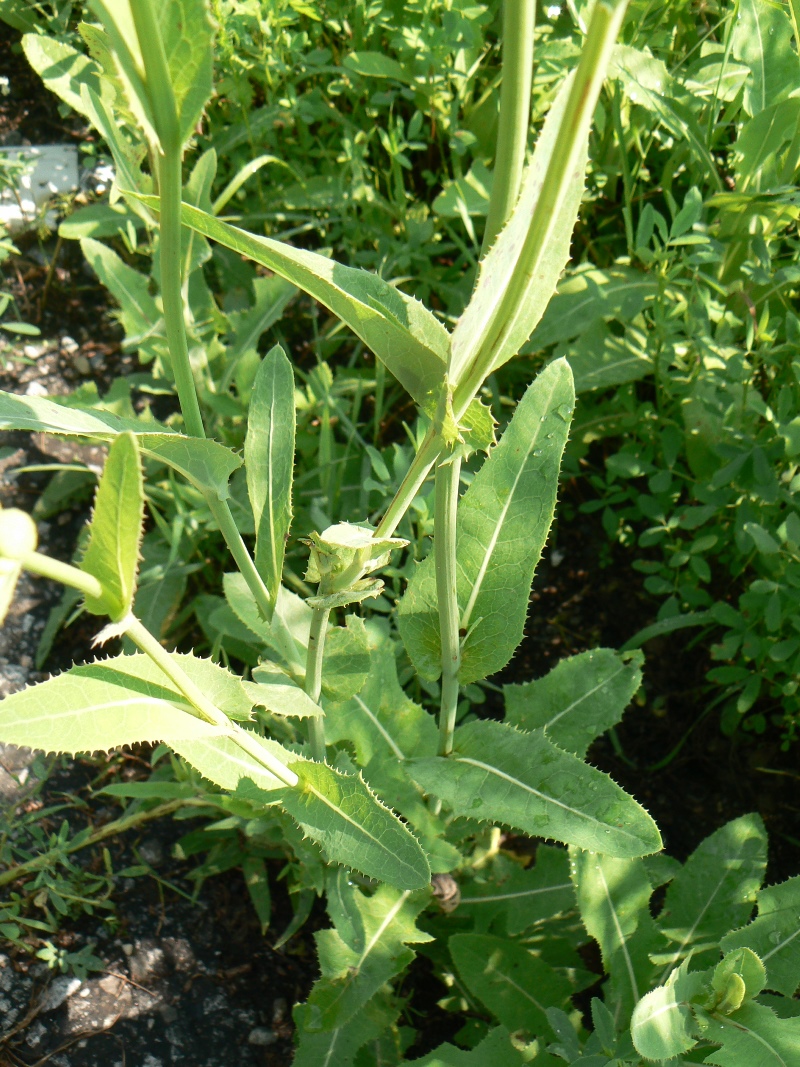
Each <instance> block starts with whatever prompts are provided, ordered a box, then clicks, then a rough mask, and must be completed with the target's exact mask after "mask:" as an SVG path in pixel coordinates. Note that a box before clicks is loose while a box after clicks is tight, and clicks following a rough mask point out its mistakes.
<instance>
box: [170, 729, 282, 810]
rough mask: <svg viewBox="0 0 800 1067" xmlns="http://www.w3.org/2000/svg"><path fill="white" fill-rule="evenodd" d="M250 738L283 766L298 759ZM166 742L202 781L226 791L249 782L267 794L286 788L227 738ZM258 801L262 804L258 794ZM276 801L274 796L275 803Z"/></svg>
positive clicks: (264, 740) (274, 744)
mask: <svg viewBox="0 0 800 1067" xmlns="http://www.w3.org/2000/svg"><path fill="white" fill-rule="evenodd" d="M250 737H251V739H255V741H256V742H257V743H258V744H260V745H262V746H263V747H264V749H265V750H266V751H267V753H268V754H269V755H271V756H274V757H275V758H276V759H278V760H280V762H281V763H283V764H284V766H289V765H290V764H292V763H293V761H294V760H295V759H298V758H299V757H297V756H295V754H294V753H292V752H289V751H288V750H287V749H285V748H283V746H282V745H279V744H278V743H277V741H271V740H270V739H269V738H265V737H259V736H258V734H254V733H251V734H250ZM168 743H169V747H170V748H171V749H173V751H175V752H177V753H178V755H179V756H183V758H184V759H185V760H186V762H187V763H190V764H191V765H192V766H193V767H194V768H195V770H196V771H199V773H200V774H201V775H202V776H203V777H204V778H207V779H208V781H209V782H213V783H214V785H218V786H219V787H220V789H224V790H226V792H231V793H232V792H236V791H237V790H239V789H240V787H241V786H242V785H247V783H249V782H252V783H253V785H255V786H256V787H257V788H258V789H259V790H263V791H266V792H271V791H272V790H279V789H285V788H286V786H285V783H284V782H282V781H281V780H280V779H279V778H277V777H276V776H275V775H274V774H272V773H271V772H270V771H268V770H267V768H266V767H264V766H263V765H262V764H261V763H259V762H258V760H256V759H255V758H254V757H253V756H251V755H249V753H247V752H245V751H244V749H242V748H241V747H240V746H239V745H237V744H236V742H235V741H234V740H233V739H232V738H230V737H226V736H219V737H205V736H203V737H198V738H190V739H183V738H181V739H178V740H175V739H173V740H171V741H169V742H168ZM257 799H258V800H259V802H262V803H263V797H262V796H261V795H259V796H258V798H257ZM278 799H279V797H278V795H277V794H276V797H275V802H276V803H277V801H278Z"/></svg>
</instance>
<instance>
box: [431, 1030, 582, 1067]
mask: <svg viewBox="0 0 800 1067" xmlns="http://www.w3.org/2000/svg"><path fill="white" fill-rule="evenodd" d="M410 1062H411V1063H413V1064H415V1067H522V1064H525V1063H530V1062H531V1060H530V1056H529V1055H528V1054H527V1052H521V1051H520V1049H519V1048H517V1047H516V1046H515V1045H514V1043H513V1041H512V1038H511V1034H510V1033H509V1031H508V1030H507V1029H506V1028H505V1026H496V1027H495V1028H494V1029H493V1030H490V1031H489V1033H488V1034H487V1035H486V1037H485V1038H484V1039H483V1041H481V1043H480V1044H479V1045H477V1046H476V1047H475V1048H473V1049H469V1050H466V1049H462V1048H456V1046H455V1045H451V1044H449V1042H448V1043H445V1044H444V1045H440V1046H439V1047H438V1048H437V1049H434V1051H433V1052H429V1053H428V1055H427V1056H423V1057H422V1059H421V1060H411V1061H410ZM533 1062H534V1064H535V1067H558V1065H559V1064H560V1063H561V1062H563V1061H561V1060H557V1059H556V1058H555V1057H554V1056H549V1055H548V1054H547V1053H546V1052H541V1051H540V1052H539V1053H538V1055H537V1056H536V1059H535V1060H534V1061H533Z"/></svg>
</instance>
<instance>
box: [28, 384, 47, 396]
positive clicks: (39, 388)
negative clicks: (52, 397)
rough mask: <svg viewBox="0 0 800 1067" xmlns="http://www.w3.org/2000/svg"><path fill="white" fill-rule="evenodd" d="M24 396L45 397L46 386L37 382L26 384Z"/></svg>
mask: <svg viewBox="0 0 800 1067" xmlns="http://www.w3.org/2000/svg"><path fill="white" fill-rule="evenodd" d="M25 396H47V386H46V385H42V383H41V382H37V381H33V382H28V384H27V386H26V388H25Z"/></svg>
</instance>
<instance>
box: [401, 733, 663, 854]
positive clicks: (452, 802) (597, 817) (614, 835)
mask: <svg viewBox="0 0 800 1067" xmlns="http://www.w3.org/2000/svg"><path fill="white" fill-rule="evenodd" d="M454 742H455V743H454V750H453V755H452V756H451V757H449V758H447V759H444V758H440V757H436V758H433V759H417V760H414V761H413V762H412V763H411V774H412V775H413V776H414V779H415V780H416V781H417V782H419V784H420V785H421V786H422V788H423V789H425V790H426V791H427V792H428V793H431V794H433V795H434V796H437V797H441V799H442V800H443V801H444V802H445V803H446V804H447V805H449V807H450V808H451V809H452V810H453V812H454V814H456V815H461V816H466V817H469V818H479V819H482V820H487V821H490V822H498V823H504V824H506V825H508V826H513V827H515V828H516V829H518V830H522V831H523V832H524V833H527V834H531V835H533V836H536V837H549V838H554V839H555V840H556V841H563V842H564V843H566V844H575V845H578V846H579V847H580V848H586V849H590V850H592V851H594V852H599V851H601V850H602V851H603V852H605V853H607V854H608V855H611V856H620V857H628V856H645V855H648V854H649V853H651V852H657V851H658V850H659V849H660V848H661V837H660V835H659V833H658V828H657V827H656V824H655V823H654V822H653V820H652V819H651V818H650V816H649V815H648V814H647V812H646V811H645V810H644V808H642V807H640V806H639V805H638V804H637V803H636V801H635V800H634V799H633V797H630V796H628V794H627V793H625V792H624V791H623V790H622V789H620V787H619V786H618V785H617V784H616V783H615V782H612V781H611V779H610V778H609V777H608V776H607V775H605V774H603V773H602V772H601V771H598V770H596V769H595V768H594V767H589V766H588V765H587V764H585V763H584V762H583V761H582V760H579V759H578V758H577V757H576V756H573V755H571V754H570V753H568V752H564V751H563V750H562V749H560V748H557V747H556V746H555V745H554V744H553V743H552V741H549V740H548V739H547V738H546V737H545V736H544V734H543V733H541V731H539V732H537V733H533V734H525V733H522V732H521V731H520V730H516V729H514V728H513V727H512V726H507V725H504V724H502V723H498V722H489V721H483V722H471V723H467V725H466V726H462V727H460V728H459V729H458V730H456V733H455V739H454Z"/></svg>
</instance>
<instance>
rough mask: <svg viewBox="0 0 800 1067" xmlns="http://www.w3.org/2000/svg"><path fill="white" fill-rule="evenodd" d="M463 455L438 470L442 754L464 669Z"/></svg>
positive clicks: (447, 748)
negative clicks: (459, 536)
mask: <svg viewBox="0 0 800 1067" xmlns="http://www.w3.org/2000/svg"><path fill="white" fill-rule="evenodd" d="M460 477H461V456H460V455H456V454H453V455H450V456H447V457H446V458H444V457H443V458H440V459H439V463H438V464H437V467H436V490H435V492H436V505H435V511H434V531H435V533H434V538H433V552H434V559H435V563H436V595H437V598H438V601H439V632H440V634H441V641H442V697H441V705H440V710H439V755H440V756H447V755H449V754H450V753H451V752H452V750H453V733H454V731H455V728H456V712H457V711H458V672H459V668H460V667H461V636H460V634H459V632H458V621H459V619H458V616H459V612H458V596H457V591H456V513H457V511H458V486H459V479H460Z"/></svg>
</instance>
